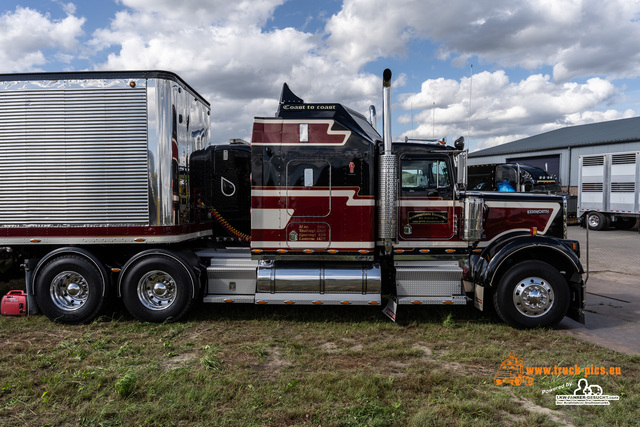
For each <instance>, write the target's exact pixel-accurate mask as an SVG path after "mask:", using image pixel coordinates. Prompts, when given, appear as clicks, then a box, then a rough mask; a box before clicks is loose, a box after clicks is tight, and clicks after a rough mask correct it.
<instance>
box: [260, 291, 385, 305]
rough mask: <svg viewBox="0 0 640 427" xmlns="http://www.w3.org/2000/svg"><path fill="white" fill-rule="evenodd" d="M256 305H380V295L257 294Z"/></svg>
mask: <svg viewBox="0 0 640 427" xmlns="http://www.w3.org/2000/svg"><path fill="white" fill-rule="evenodd" d="M255 298H256V299H255V301H256V304H278V305H280V304H282V305H293V304H298V305H380V294H318V293H273V294H272V293H267V292H258V293H256V296H255Z"/></svg>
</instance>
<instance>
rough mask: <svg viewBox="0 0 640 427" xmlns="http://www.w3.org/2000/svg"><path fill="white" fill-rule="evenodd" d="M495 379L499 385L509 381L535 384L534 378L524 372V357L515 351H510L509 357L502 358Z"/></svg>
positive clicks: (516, 384) (516, 383)
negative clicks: (521, 357)
mask: <svg viewBox="0 0 640 427" xmlns="http://www.w3.org/2000/svg"><path fill="white" fill-rule="evenodd" d="M493 381H494V382H495V383H496V384H497V385H502V384H504V383H509V384H511V385H515V386H520V385H528V386H529V385H533V378H532V377H529V376H527V375H525V374H524V365H523V364H522V359H520V358H519V357H518V355H517V354H515V353H509V355H508V356H507V357H505V358H504V359H502V362H500V367H499V368H498V371H497V372H496V375H495V376H494V377H493Z"/></svg>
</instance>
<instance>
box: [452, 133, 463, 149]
mask: <svg viewBox="0 0 640 427" xmlns="http://www.w3.org/2000/svg"><path fill="white" fill-rule="evenodd" d="M453 145H454V147H456V150H464V137H463V136H461V137H460V138H458V139H456V140H455V141H454V143H453Z"/></svg>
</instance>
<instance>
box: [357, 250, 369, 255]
mask: <svg viewBox="0 0 640 427" xmlns="http://www.w3.org/2000/svg"><path fill="white" fill-rule="evenodd" d="M358 253H359V254H362V255H366V254H368V253H369V251H368V250H366V249H360V250H359V251H358Z"/></svg>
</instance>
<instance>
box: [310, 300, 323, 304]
mask: <svg viewBox="0 0 640 427" xmlns="http://www.w3.org/2000/svg"><path fill="white" fill-rule="evenodd" d="M312 304H315V305H321V304H322V301H318V300H316V301H314V302H313V303H312Z"/></svg>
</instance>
